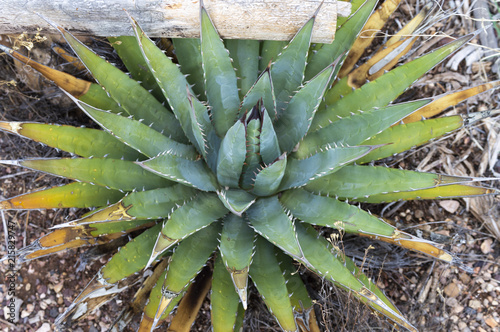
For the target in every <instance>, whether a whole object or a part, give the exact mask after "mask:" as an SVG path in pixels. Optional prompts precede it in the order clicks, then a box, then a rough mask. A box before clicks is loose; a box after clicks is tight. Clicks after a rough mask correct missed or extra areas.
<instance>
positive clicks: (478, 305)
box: [469, 300, 481, 310]
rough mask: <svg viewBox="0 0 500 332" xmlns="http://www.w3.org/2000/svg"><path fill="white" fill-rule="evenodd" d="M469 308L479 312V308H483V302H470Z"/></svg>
mask: <svg viewBox="0 0 500 332" xmlns="http://www.w3.org/2000/svg"><path fill="white" fill-rule="evenodd" d="M469 307H470V308H472V309H474V310H477V309H479V308H481V301H479V300H470V301H469Z"/></svg>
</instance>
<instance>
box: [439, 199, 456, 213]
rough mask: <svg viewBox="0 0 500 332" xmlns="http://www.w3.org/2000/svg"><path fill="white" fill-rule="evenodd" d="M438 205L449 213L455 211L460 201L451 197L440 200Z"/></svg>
mask: <svg viewBox="0 0 500 332" xmlns="http://www.w3.org/2000/svg"><path fill="white" fill-rule="evenodd" d="M439 205H440V206H441V207H442V208H443V209H445V210H446V211H448V212H449V213H455V212H456V211H457V210H458V208H459V207H460V203H459V202H457V201H454V200H452V199H447V200H443V201H440V202H439Z"/></svg>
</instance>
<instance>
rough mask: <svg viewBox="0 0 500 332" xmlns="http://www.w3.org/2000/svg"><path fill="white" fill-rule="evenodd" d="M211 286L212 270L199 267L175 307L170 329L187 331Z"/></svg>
mask: <svg viewBox="0 0 500 332" xmlns="http://www.w3.org/2000/svg"><path fill="white" fill-rule="evenodd" d="M211 286H212V270H211V269H210V268H203V269H201V271H200V273H199V274H198V275H197V276H196V277H195V280H193V281H192V282H191V283H190V284H188V289H187V291H186V294H185V295H184V297H183V301H181V302H180V304H179V306H178V307H177V311H176V313H175V316H173V317H172V320H171V322H170V325H169V327H168V328H169V329H170V330H172V331H188V330H189V329H190V328H191V326H192V325H193V323H194V321H195V319H196V317H197V316H198V312H199V311H200V309H201V306H202V305H203V303H204V302H205V298H206V296H207V295H208V292H209V291H210V288H211ZM161 319H162V318H161ZM161 319H160V320H161Z"/></svg>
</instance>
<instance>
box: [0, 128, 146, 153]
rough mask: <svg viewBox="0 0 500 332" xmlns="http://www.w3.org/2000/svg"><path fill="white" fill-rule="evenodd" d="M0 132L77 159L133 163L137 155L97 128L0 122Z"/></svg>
mask: <svg viewBox="0 0 500 332" xmlns="http://www.w3.org/2000/svg"><path fill="white" fill-rule="evenodd" d="M0 130H4V131H6V132H9V133H13V134H17V135H20V136H24V137H26V138H29V139H32V140H34V141H36V142H40V143H43V144H47V145H48V146H50V147H53V148H56V149H60V150H63V151H66V152H69V153H74V154H76V155H79V156H81V157H85V158H88V157H104V156H106V157H108V158H113V159H121V158H123V159H125V160H137V159H139V158H141V154H140V153H138V152H137V151H134V149H132V148H130V147H128V146H126V145H125V144H123V143H121V142H120V141H119V140H117V139H116V138H115V137H113V136H112V135H110V134H108V133H106V132H104V131H102V130H97V129H90V128H82V127H73V126H66V125H51V124H43V123H35V122H6V121H1V122H0Z"/></svg>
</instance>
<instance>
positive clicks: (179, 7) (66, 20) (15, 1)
mask: <svg viewBox="0 0 500 332" xmlns="http://www.w3.org/2000/svg"><path fill="white" fill-rule="evenodd" d="M204 3H205V6H206V8H207V10H208V12H209V14H210V16H211V17H212V19H213V21H214V24H215V25H216V27H217V29H218V31H219V33H220V34H221V36H223V38H236V39H273V40H289V39H290V38H291V37H292V36H293V35H294V34H295V32H296V31H297V30H298V29H299V28H300V27H301V26H302V25H303V24H304V23H305V22H306V21H307V20H308V19H309V17H310V16H311V15H312V14H313V13H314V12H315V11H316V9H317V8H318V6H319V4H320V3H321V0H308V1H304V0H205V1H204ZM124 10H126V11H127V12H128V13H129V14H130V15H131V16H132V17H134V18H135V19H136V20H137V21H138V22H139V24H140V25H141V27H142V28H143V29H144V30H145V31H146V33H147V34H148V36H150V37H199V2H198V1H197V0H71V1H69V0H2V1H0V34H17V33H22V32H25V31H26V32H29V33H33V32H36V31H37V28H42V33H52V32H55V30H54V29H53V28H51V27H50V26H49V25H48V24H47V22H45V21H44V20H43V19H41V18H40V17H39V16H37V15H36V13H40V14H41V15H43V16H44V17H46V18H48V19H49V20H51V21H53V22H56V23H58V24H60V25H61V26H63V27H64V28H66V29H68V30H69V31H71V32H74V33H77V34H78V33H80V34H89V35H96V36H118V35H132V30H131V28H130V24H129V20H128V18H127V15H126V13H125V12H124ZM337 13H338V14H339V15H342V16H346V15H349V13H350V4H349V3H347V2H344V1H338V2H337V0H326V1H324V3H323V5H322V8H321V10H320V12H319V14H318V17H317V24H316V26H315V30H314V33H313V41H314V42H326V43H329V42H332V41H333V38H334V35H335V25H336V18H337Z"/></svg>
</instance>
